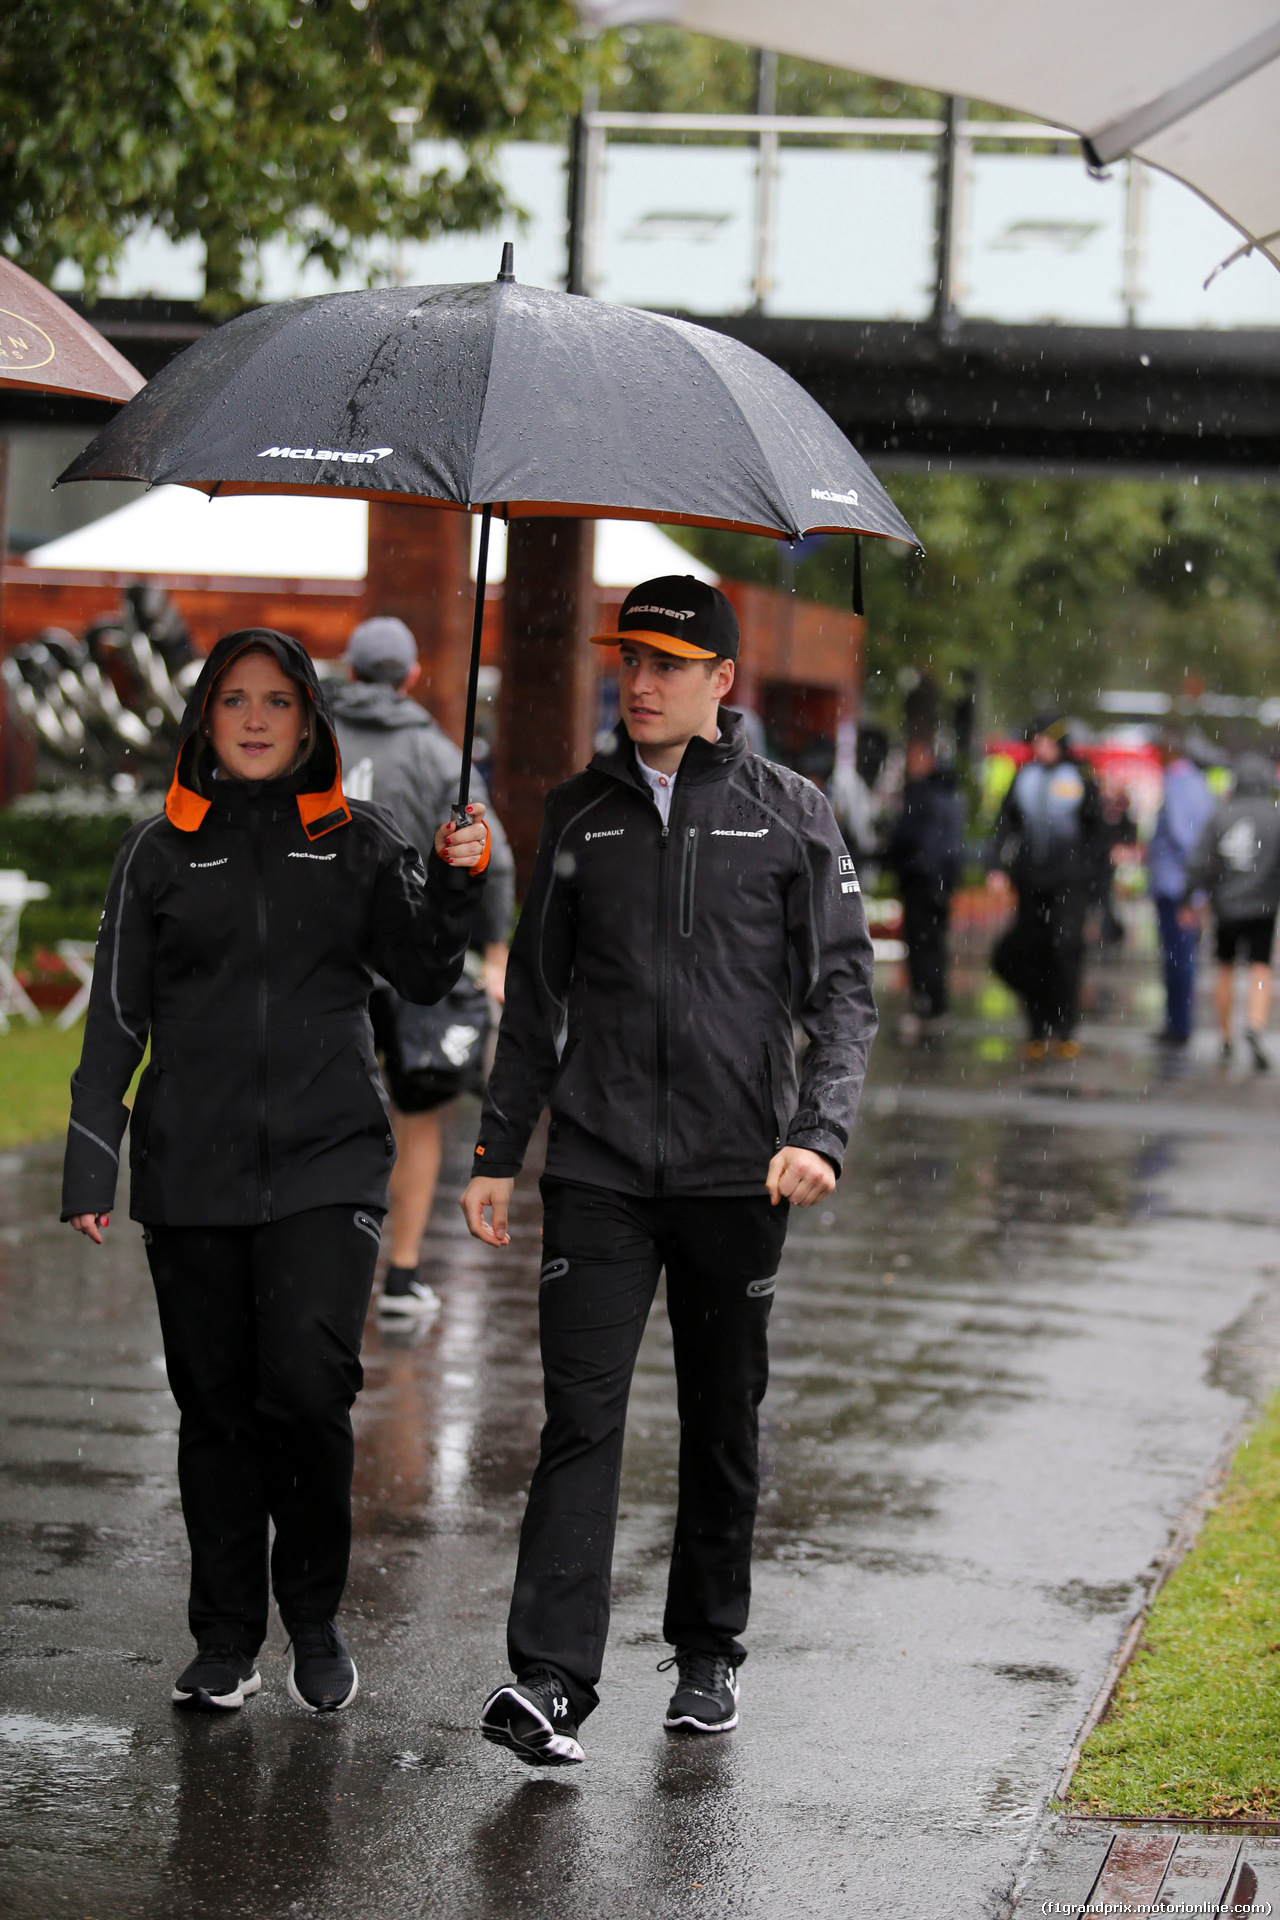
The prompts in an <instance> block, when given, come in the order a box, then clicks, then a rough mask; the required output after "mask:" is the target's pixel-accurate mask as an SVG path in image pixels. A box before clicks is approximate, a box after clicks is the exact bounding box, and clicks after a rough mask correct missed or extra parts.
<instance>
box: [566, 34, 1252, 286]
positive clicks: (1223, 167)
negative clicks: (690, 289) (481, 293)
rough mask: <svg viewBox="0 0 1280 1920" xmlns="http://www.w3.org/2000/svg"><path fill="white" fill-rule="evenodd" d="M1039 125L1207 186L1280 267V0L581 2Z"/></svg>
mask: <svg viewBox="0 0 1280 1920" xmlns="http://www.w3.org/2000/svg"><path fill="white" fill-rule="evenodd" d="M578 11H579V12H580V13H581V14H583V15H584V17H585V18H586V19H587V20H588V21H589V22H590V23H591V24H593V25H596V26H618V25H621V24H622V23H624V22H626V21H636V20H659V19H660V20H666V21H672V22H674V23H675V24H677V25H679V26H682V27H688V28H690V29H691V30H692V31H693V32H695V33H707V34H712V35H714V36H718V37H721V38H723V39H727V40H738V41H746V42H748V44H750V45H752V46H759V47H773V48H775V49H776V50H777V51H778V52H779V53H790V54H794V55H796V56H798V57H799V58H801V59H805V60H816V61H819V62H821V63H822V64H823V65H825V66H831V67H844V68H848V69H851V70H852V71H854V72H857V73H874V74H877V75H879V76H880V77H881V78H882V79H885V80H896V81H898V82H899V83H900V84H902V85H906V86H916V87H929V88H931V89H933V90H934V91H935V92H938V93H953V94H963V95H966V96H968V98H970V99H973V100H986V101H990V102H991V103H993V104H994V105H997V106H1002V107H1008V108H1011V109H1012V110H1013V111H1014V112H1016V113H1030V114H1036V115H1038V116H1039V117H1040V118H1041V119H1042V120H1045V121H1048V122H1049V124H1050V125H1051V126H1055V127H1067V128H1070V129H1071V130H1072V131H1073V132H1075V133H1078V134H1080V135H1081V136H1082V138H1084V139H1085V140H1087V141H1088V142H1089V143H1090V147H1091V150H1092V152H1093V153H1094V155H1095V156H1096V158H1097V160H1098V161H1100V162H1101V163H1102V164H1103V165H1106V164H1107V163H1108V162H1110V161H1112V160H1116V159H1119V158H1120V156H1121V155H1122V154H1126V153H1134V154H1136V155H1137V156H1138V158H1139V159H1141V160H1145V161H1147V162H1149V164H1150V165H1152V166H1155V167H1160V168H1162V169H1163V170H1164V171H1165V172H1166V173H1171V174H1174V175H1175V176H1176V177H1177V178H1178V179H1180V180H1185V181H1186V183H1187V185H1188V186H1190V187H1194V188H1195V189H1196V191H1197V192H1198V193H1200V194H1202V195H1203V196H1204V198H1205V199H1206V200H1208V201H1209V202H1210V204H1211V205H1213V206H1214V207H1216V208H1217V209H1218V211H1219V212H1220V213H1222V214H1225V216H1226V218H1227V219H1228V220H1230V221H1231V222H1232V223H1233V225H1235V226H1236V227H1238V228H1239V230H1240V232H1241V233H1243V234H1244V235H1245V236H1246V237H1247V238H1248V239H1249V240H1251V241H1253V242H1255V243H1256V244H1257V245H1258V247H1259V248H1260V249H1261V250H1262V251H1264V252H1266V253H1267V254H1268V255H1269V257H1270V258H1271V259H1272V260H1273V261H1275V262H1276V264H1277V265H1280V169H1277V167H1276V164H1275V146H1276V128H1277V127H1280V10H1278V9H1277V6H1276V0H1217V3H1216V4H1215V5H1214V6H1212V7H1209V6H1206V5H1205V4H1204V0H1123V4H1121V5H1119V6H1117V5H1116V3H1115V0H1074V4H1073V5H1072V6H1070V7H1064V6H1062V5H1061V4H1060V0H970V4H968V5H967V6H963V7H958V6H956V5H955V4H954V0H896V4H895V5H894V6H892V7H886V6H884V5H883V4H882V0H787V4H786V5H785V6H780V5H779V4H778V0H578Z"/></svg>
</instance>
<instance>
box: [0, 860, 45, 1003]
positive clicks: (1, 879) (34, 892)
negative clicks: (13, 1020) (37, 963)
mask: <svg viewBox="0 0 1280 1920" xmlns="http://www.w3.org/2000/svg"><path fill="white" fill-rule="evenodd" d="M48 898H49V889H48V887H47V886H46V885H45V883H44V881H43V880H28V878H27V876H26V874H25V873H20V872H19V871H18V870H17V869H16V868H8V869H7V870H4V871H0V1033H8V1031H9V1021H8V1017H7V1016H8V1015H9V1014H11V1013H20V1014H21V1015H22V1017H23V1019H24V1020H25V1021H26V1022H27V1024H28V1026H32V1027H38V1026H39V1025H40V1010H39V1008H38V1007H35V1006H33V1005H32V1003H31V999H30V997H29V995H28V994H26V993H25V992H24V991H23V989H22V988H21V987H20V986H19V984H18V980H17V977H16V975H15V973H14V968H15V966H16V965H17V961H18V926H19V923H20V922H21V919H22V909H23V908H24V907H25V906H29V905H30V903H31V901H33V900H47V899H48Z"/></svg>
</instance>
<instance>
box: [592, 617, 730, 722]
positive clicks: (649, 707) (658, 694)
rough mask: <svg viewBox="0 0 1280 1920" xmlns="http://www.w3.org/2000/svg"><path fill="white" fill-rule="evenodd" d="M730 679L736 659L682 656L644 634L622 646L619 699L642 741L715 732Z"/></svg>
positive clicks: (619, 662) (619, 663)
mask: <svg viewBox="0 0 1280 1920" xmlns="http://www.w3.org/2000/svg"><path fill="white" fill-rule="evenodd" d="M732 685H733V662H732V660H716V661H713V662H709V661H706V660H681V659H680V658H679V657H678V656H677V655H676V654H673V653H662V652H660V650H659V649H658V648H657V647H651V646H649V645H648V643H647V642H646V641H644V640H624V641H623V643H622V645H621V647H620V648H619V659H618V696H619V704H620V706H621V709H622V719H623V723H624V725H625V726H626V729H627V732H628V733H629V734H630V735H631V738H632V739H633V740H634V741H635V743H636V745H637V746H638V747H675V746H683V745H684V744H685V742H686V741H689V740H692V739H693V738H694V737H695V735H697V734H703V735H706V734H708V733H710V734H711V735H712V736H714V731H715V725H716V709H717V707H718V706H719V704H720V702H721V700H722V699H723V698H724V696H725V694H727V693H728V691H729V689H730V687H731V686H732Z"/></svg>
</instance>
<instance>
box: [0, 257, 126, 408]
mask: <svg viewBox="0 0 1280 1920" xmlns="http://www.w3.org/2000/svg"><path fill="white" fill-rule="evenodd" d="M142 383H143V382H142V375H141V374H140V373H139V372H138V370H137V368H136V367H131V366H130V365H129V362H128V361H127V360H126V359H125V357H124V355H123V354H122V353H117V352H116V350H115V348H114V347H113V346H109V345H108V343H107V342H106V341H105V340H104V339H103V337H102V335H101V334H100V333H99V332H98V331H97V329H96V328H95V327H91V326H90V325H89V322H88V321H87V320H82V319H81V318H80V315H79V314H78V313H73V312H72V310H71V308H70V307H69V306H68V305H67V304H66V302H65V301H64V300H59V298H58V296H57V294H56V293H50V292H49V290H48V288H47V287H42V286H41V284H40V282H39V281H38V280H33V279H32V278H31V275H30V274H29V273H24V272H23V271H22V269H21V267H15V266H14V265H13V262H12V261H10V260H4V259H0V387H25V388H27V390H28V391H29V392H32V393H68V394H79V395H82V396H83V397H84V398H85V399H87V400H131V399H132V398H133V396H134V394H135V393H137V391H138V389H139V388H140V387H141V386H142Z"/></svg>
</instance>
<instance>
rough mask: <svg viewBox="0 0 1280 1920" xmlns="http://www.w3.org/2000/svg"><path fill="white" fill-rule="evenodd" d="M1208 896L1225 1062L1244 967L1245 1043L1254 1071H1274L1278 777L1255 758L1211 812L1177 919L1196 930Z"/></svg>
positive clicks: (1244, 760) (1246, 757) (1279, 896)
mask: <svg viewBox="0 0 1280 1920" xmlns="http://www.w3.org/2000/svg"><path fill="white" fill-rule="evenodd" d="M1206 894H1207V896H1208V899H1209V904H1210V906H1211V907H1212V910H1213V917H1214V923H1215V929H1216V942H1217V954H1218V977H1217V980H1216V982H1215V983H1214V1006H1215V1009H1216V1012H1217V1015H1218V1026H1219V1029H1220V1031H1221V1035H1222V1058H1223V1059H1224V1060H1229V1059H1230V1058H1231V1055H1232V1052H1233V1046H1234V1042H1233V1038H1232V1027H1233V1018H1234V1010H1235V966H1236V961H1237V960H1238V959H1244V960H1245V961H1247V963H1248V966H1249V993H1248V1001H1247V1009H1246V1013H1245V1033H1244V1037H1245V1040H1246V1041H1247V1042H1248V1046H1249V1051H1250V1052H1251V1053H1252V1055H1253V1063H1254V1066H1255V1067H1257V1069H1258V1071H1259V1072H1260V1073H1265V1072H1266V1070H1267V1068H1268V1067H1269V1066H1270V1065H1271V1062H1270V1060H1269V1059H1268V1058H1267V1055H1266V1052H1265V1051H1264V1049H1263V1045H1262V1035H1263V1033H1264V1032H1265V1031H1266V1026H1267V1021H1268V1019H1269V1017H1270V1014H1271V949H1272V945H1273V943H1274V941H1275V932H1276V913H1277V910H1280V806H1277V803H1276V772H1275V768H1274V767H1273V766H1272V764H1271V762H1270V761H1269V760H1264V759H1263V758H1262V756H1261V755H1260V754H1256V753H1242V754H1241V756H1240V758H1239V759H1238V760H1237V762H1236V777H1235V786H1234V788H1233V790H1232V793H1231V797H1230V799H1228V800H1224V801H1222V802H1220V804H1219V805H1218V806H1217V807H1215V808H1214V811H1213V813H1212V815H1211V816H1210V818H1209V820H1208V823H1207V824H1206V826H1205V828H1204V831H1203V832H1202V833H1201V835H1200V838H1199V840H1198V841H1197V842H1196V847H1195V851H1194V852H1193V854H1192V856H1191V858H1190V860H1189V861H1188V862H1187V879H1186V889H1185V893H1184V898H1183V906H1182V914H1183V922H1184V925H1187V926H1195V925H1196V924H1197V923H1198V920H1199V917H1200V902H1201V900H1203V898H1204V896H1205V895H1206Z"/></svg>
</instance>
